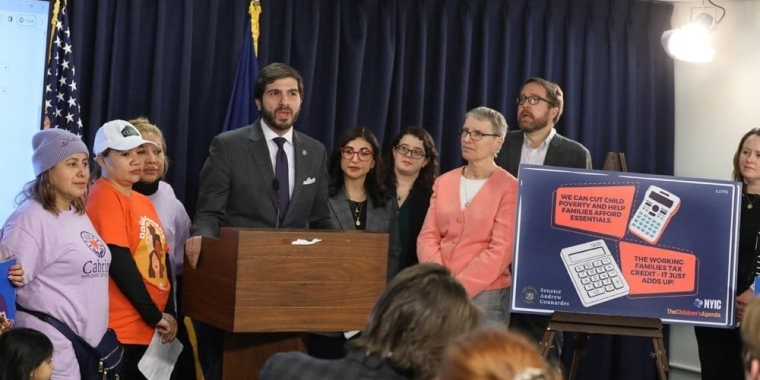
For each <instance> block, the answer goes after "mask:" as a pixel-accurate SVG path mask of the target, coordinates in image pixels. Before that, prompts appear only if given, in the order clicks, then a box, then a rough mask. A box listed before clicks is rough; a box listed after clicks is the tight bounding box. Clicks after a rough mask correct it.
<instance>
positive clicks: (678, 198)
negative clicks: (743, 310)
mask: <svg viewBox="0 0 760 380" xmlns="http://www.w3.org/2000/svg"><path fill="white" fill-rule="evenodd" d="M741 194H742V191H741V184H739V183H738V182H730V181H716V180H705V179H692V178H679V177H668V176H658V175H644V174H636V173H622V172H609V171H599V170H579V169H564V168H556V167H551V166H540V165H521V166H520V174H519V193H518V202H517V228H516V236H515V252H514V259H513V266H512V276H513V283H512V300H511V303H510V310H512V311H515V312H521V313H539V314H549V313H552V312H553V311H564V312H572V313H587V314H603V315H616V316H636V317H650V318H658V319H661V320H662V321H663V322H664V323H680V324H690V325H704V326H712V327H726V328H728V327H732V326H733V325H734V314H735V310H734V307H735V303H734V293H735V291H736V265H737V249H738V236H739V235H738V226H739V215H740V212H739V208H740V205H741Z"/></svg>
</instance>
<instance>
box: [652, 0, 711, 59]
mask: <svg viewBox="0 0 760 380" xmlns="http://www.w3.org/2000/svg"><path fill="white" fill-rule="evenodd" d="M708 1H709V3H710V4H712V5H714V6H715V7H717V8H720V9H722V10H723V14H722V15H721V17H720V20H718V22H720V21H721V20H722V19H723V16H725V15H726V9H725V8H723V7H721V6H719V5H717V4H715V3H713V2H712V1H711V0H708ZM695 9H696V10H697V16H696V17H693V15H694V10H695ZM712 9H713V10H715V8H712ZM706 11H707V10H706V9H705V8H704V6H703V7H702V8H692V19H691V22H690V23H688V24H686V25H683V26H682V27H680V28H678V29H671V30H667V31H665V32H664V33H662V38H661V39H660V42H662V47H663V48H665V52H667V53H668V55H669V56H670V57H671V58H673V59H677V60H679V61H684V62H696V63H704V62H710V61H712V60H713V57H714V56H715V49H714V48H713V46H712V36H711V32H712V30H713V28H715V25H717V24H718V22H716V21H715V17H714V16H713V15H710V14H709V13H705V12H706Z"/></svg>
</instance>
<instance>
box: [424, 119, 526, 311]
mask: <svg viewBox="0 0 760 380" xmlns="http://www.w3.org/2000/svg"><path fill="white" fill-rule="evenodd" d="M506 133H507V122H506V121H505V120H504V116H503V115H502V114H501V113H499V112H498V111H495V110H492V109H490V108H486V107H478V108H475V109H472V110H470V111H469V112H467V114H465V120H464V125H463V126H462V135H461V144H462V157H464V159H465V160H466V161H467V165H465V166H463V167H461V168H458V169H454V170H452V171H450V172H448V173H445V174H443V175H442V176H440V177H439V178H438V179H437V180H436V182H435V185H434V186H433V196H432V198H431V199H430V208H429V209H428V213H427V216H426V217H425V224H424V225H423V226H422V231H421V232H420V235H419V238H418V240H417V256H418V257H419V259H420V262H421V263H422V262H434V263H439V264H442V265H444V266H446V267H448V268H449V269H450V270H451V271H452V272H453V273H454V275H455V276H456V278H457V279H458V280H459V281H460V282H461V283H462V284H463V285H464V287H465V289H467V294H468V295H469V296H470V297H471V298H472V300H473V302H474V303H475V304H477V305H478V306H480V307H481V308H482V309H483V310H484V311H485V312H486V315H487V316H488V319H489V320H492V321H497V322H501V323H504V324H509V286H510V283H511V281H512V276H511V273H510V271H509V266H510V264H512V248H513V243H514V232H515V205H516V201H517V179H515V177H513V176H512V175H511V174H509V173H508V172H507V171H506V170H504V169H502V168H500V167H498V166H497V165H496V163H495V162H494V158H495V157H496V153H497V152H498V151H499V149H500V148H501V145H502V143H503V142H504V136H505V135H506Z"/></svg>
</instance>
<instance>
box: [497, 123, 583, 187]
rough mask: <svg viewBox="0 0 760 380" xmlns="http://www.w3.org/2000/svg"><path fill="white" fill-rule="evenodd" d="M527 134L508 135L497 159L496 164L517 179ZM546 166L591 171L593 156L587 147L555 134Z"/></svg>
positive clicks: (518, 132)
mask: <svg viewBox="0 0 760 380" xmlns="http://www.w3.org/2000/svg"><path fill="white" fill-rule="evenodd" d="M524 140H525V134H523V131H512V132H509V133H507V136H506V138H505V139H504V144H503V145H502V146H501V151H499V155H498V156H497V157H496V164H497V165H499V166H501V167H502V168H504V169H506V170H507V171H508V172H509V174H512V175H513V176H515V177H517V172H518V171H519V168H520V153H521V151H522V145H523V141H524ZM544 165H549V166H562V167H566V168H578V169H591V154H590V153H589V151H588V149H586V147H585V146H583V145H581V144H580V143H578V142H576V141H573V140H570V139H568V138H566V137H564V136H562V135H560V134H559V133H555V134H554V137H553V138H552V141H551V142H550V143H549V149H548V150H547V151H546V158H545V159H544Z"/></svg>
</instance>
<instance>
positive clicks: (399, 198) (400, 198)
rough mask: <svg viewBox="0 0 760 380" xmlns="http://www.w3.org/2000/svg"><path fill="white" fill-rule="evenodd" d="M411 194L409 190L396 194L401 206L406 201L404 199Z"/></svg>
mask: <svg viewBox="0 0 760 380" xmlns="http://www.w3.org/2000/svg"><path fill="white" fill-rule="evenodd" d="M408 196H409V192H408V191H407V192H406V194H401V193H398V194H396V200H397V201H398V205H399V206H401V204H402V203H404V200H406V198H407V197H408Z"/></svg>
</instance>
